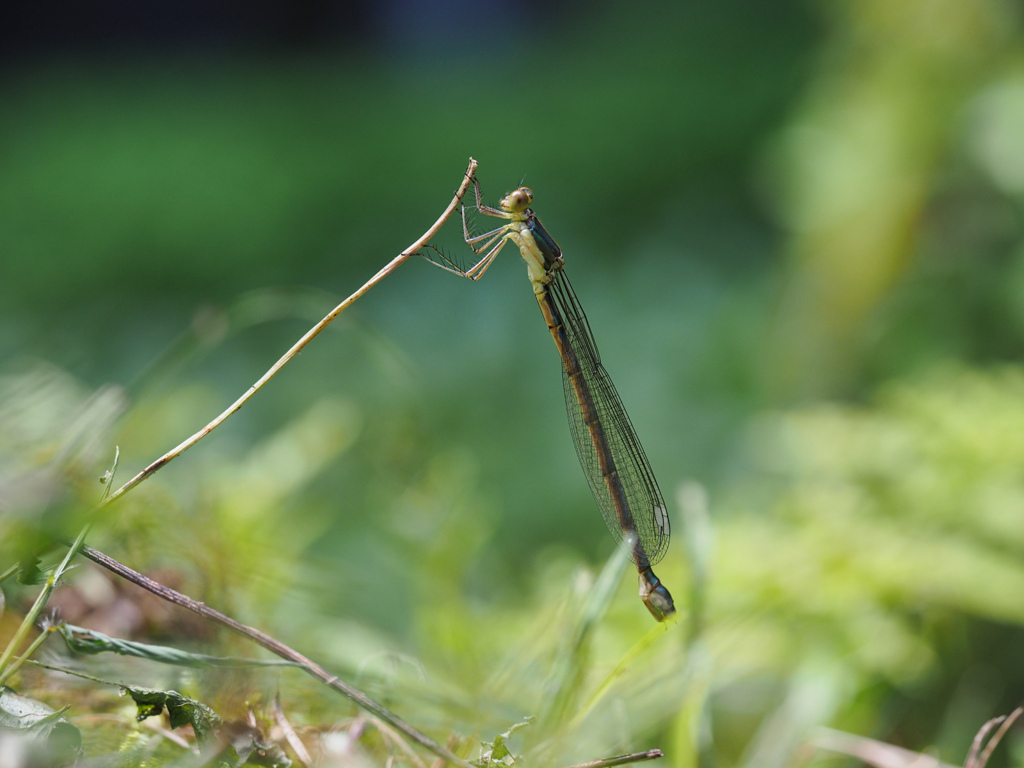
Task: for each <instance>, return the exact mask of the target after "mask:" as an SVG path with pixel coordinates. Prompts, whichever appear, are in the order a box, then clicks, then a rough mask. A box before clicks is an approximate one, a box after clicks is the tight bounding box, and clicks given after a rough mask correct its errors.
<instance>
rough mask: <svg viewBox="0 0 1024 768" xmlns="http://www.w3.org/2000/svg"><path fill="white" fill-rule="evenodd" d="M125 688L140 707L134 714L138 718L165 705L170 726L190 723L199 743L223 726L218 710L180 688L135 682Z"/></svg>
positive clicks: (149, 715) (145, 716)
mask: <svg viewBox="0 0 1024 768" xmlns="http://www.w3.org/2000/svg"><path fill="white" fill-rule="evenodd" d="M124 690H125V691H126V692H127V693H128V695H129V696H131V697H132V699H134V701H135V704H136V705H137V706H138V708H139V714H138V715H136V717H135V719H136V720H138V721H139V722H142V721H143V720H145V719H146V718H147V717H153V716H155V715H159V714H161V713H162V712H163V711H164V709H166V710H167V715H168V717H169V719H170V722H171V728H172V729H173V728H177V727H178V726H181V725H191V726H192V729H193V730H194V731H195V732H196V739H198V741H199V742H200V743H203V742H204V741H207V740H208V739H210V738H211V737H212V736H213V734H214V731H216V730H217V728H218V727H219V726H220V723H221V719H220V716H219V715H218V714H217V713H216V712H214V711H213V710H212V709H210V708H209V707H208V706H206V705H205V704H203V703H201V702H198V701H196V700H195V699H190V698H188V697H186V696H182V695H181V694H180V693H178V692H177V691H160V690H157V689H154V688H138V687H135V686H131V687H128V686H126V687H125V688H124Z"/></svg>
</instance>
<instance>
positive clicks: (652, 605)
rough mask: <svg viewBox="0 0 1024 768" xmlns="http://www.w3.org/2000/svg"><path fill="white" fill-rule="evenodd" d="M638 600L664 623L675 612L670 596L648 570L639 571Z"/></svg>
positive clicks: (652, 572)
mask: <svg viewBox="0 0 1024 768" xmlns="http://www.w3.org/2000/svg"><path fill="white" fill-rule="evenodd" d="M640 599H641V600H643V601H644V605H646V606H647V610H648V611H650V612H651V615H652V616H653V617H654V618H655V619H657V620H658V621H664V620H665V619H667V618H668V617H669V616H671V615H672V614H674V613H675V612H676V605H675V602H674V601H673V600H672V595H671V594H669V591H668V590H667V589H665V585H664V584H662V583H661V580H660V579H659V578H658V577H657V576H655V575H654V571H652V570H651V569H650V568H646V569H644V570H642V571H640Z"/></svg>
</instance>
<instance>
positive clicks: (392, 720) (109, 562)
mask: <svg viewBox="0 0 1024 768" xmlns="http://www.w3.org/2000/svg"><path fill="white" fill-rule="evenodd" d="M81 554H82V555H84V556H85V557H87V558H89V559H90V560H92V561H93V562H94V563H97V564H98V565H101V566H103V567H104V568H106V569H107V570H108V571H111V572H113V573H116V574H117V575H118V576H120V577H121V578H123V579H126V580H128V581H130V582H132V583H133V584H138V585H139V586H140V587H142V588H143V589H145V590H147V591H149V592H152V593H153V594H154V595H156V596H157V597H160V598H163V599H164V600H167V601H168V602H171V603H174V604H175V605H180V606H181V607H183V608H187V609H188V610H190V611H192V612H193V613H197V614H199V615H200V616H202V617H203V618H205V619H209V620H210V621H212V622H214V623H216V624H220V625H221V626H222V627H227V628H228V629H230V630H231V631H232V632H237V633H238V634H239V635H241V636H242V637H246V638H248V639H249V640H252V641H253V642H254V643H257V644H258V645H262V646H263V647H264V648H266V649H267V650H268V651H270V652H271V653H274V654H276V655H278V656H280V657H281V658H282V659H288V660H289V661H294V662H295V663H296V664H299V665H301V666H302V668H303V669H305V671H306V672H308V673H309V674H310V675H312V676H313V677H315V678H316V679H317V680H319V681H320V682H322V683H324V684H325V685H328V686H330V687H331V688H333V689H334V690H336V691H338V692H339V693H341V694H342V695H344V696H345V697H346V698H348V699H349V700H351V701H353V702H355V703H356V704H357V705H359V706H360V707H362V708H363V709H365V710H366V711H367V712H372V713H373V714H374V715H376V716H377V717H379V718H380V719H381V720H383V721H384V722H386V723H388V724H389V725H390V726H391V727H393V728H394V729H395V730H396V731H398V732H399V733H401V734H403V735H404V736H405V737H406V738H408V739H410V740H412V741H414V742H416V743H417V744H419V745H420V746H422V747H424V748H425V749H428V750H430V751H431V752H433V753H434V754H435V755H437V756H438V757H443V758H444V759H445V760H448V761H449V762H451V763H454V764H456V765H460V766H462V767H463V768H471V766H470V764H469V763H467V762H466V761H465V760H463V759H462V758H460V757H458V756H456V755H455V754H453V753H452V752H450V751H449V750H447V749H445V748H444V747H442V746H441V745H440V744H438V743H437V742H436V741H434V740H433V739H431V738H430V737H429V736H427V735H426V734H423V733H420V732H419V731H418V730H416V729H415V728H413V727H412V726H411V725H409V724H408V723H406V722H405V721H404V720H402V719H401V718H399V717H398V716H397V715H395V714H393V713H392V712H390V711H389V710H387V709H385V708H384V707H383V706H382V705H381V704H378V703H377V702H376V701H374V700H373V699H371V698H370V697H369V696H367V695H366V694H365V693H363V692H362V691H360V690H357V689H356V688H353V687H352V686H351V685H349V684H348V683H345V682H344V681H342V680H340V679H339V678H338V676H337V675H332V674H331V673H330V672H328V671H327V670H326V669H324V668H323V667H321V666H320V665H319V664H317V663H316V662H314V661H312V660H311V659H308V658H306V657H305V656H303V655H302V654H301V653H299V652H298V651H296V650H293V649H292V648H289V647H288V646H287V645H285V644H284V643H282V642H280V641H278V640H275V639H274V638H272V637H271V636H270V635H267V634H265V633H263V632H260V631H259V630H258V629H254V628H253V627H249V626H246V625H245V624H242V623H241V622H240V621H235V620H234V619H232V618H231V617H230V616H225V615H224V614H223V613H221V612H220V611H216V610H214V609H213V608H211V607H210V606H208V605H206V604H205V603H201V602H199V601H198V600H193V599H192V598H191V597H189V596H187V595H183V594H181V593H180V592H176V591H175V590H173V589H171V588H169V587H165V586H164V585H163V584H160V583H159V582H156V581H153V580H152V579H151V578H149V577H148V576H143V575H142V574H141V573H139V572H138V571H134V570H132V569H131V568H129V567H128V566H126V565H124V564H123V563H119V562H118V561H117V560H114V559H113V558H112V557H108V556H107V555H105V554H103V553H102V552H100V551H99V550H97V549H93V548H92V547H90V546H88V545H85V546H83V547H82V549H81Z"/></svg>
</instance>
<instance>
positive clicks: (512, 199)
mask: <svg viewBox="0 0 1024 768" xmlns="http://www.w3.org/2000/svg"><path fill="white" fill-rule="evenodd" d="M532 202H533V192H531V191H530V188H529V187H520V188H519V189H517V190H516V191H515V192H509V193H508V194H507V195H506V196H505V197H503V198H502V199H501V209H502V210H503V211H508V212H509V213H522V212H523V211H525V210H526V209H527V208H529V207H530V203H532Z"/></svg>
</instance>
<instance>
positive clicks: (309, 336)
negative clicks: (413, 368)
mask: <svg viewBox="0 0 1024 768" xmlns="http://www.w3.org/2000/svg"><path fill="white" fill-rule="evenodd" d="M476 167H477V162H476V160H474V159H473V158H470V159H469V167H468V168H467V169H466V174H465V177H464V178H463V180H462V184H460V185H459V188H458V190H457V191H456V192H455V197H453V198H452V201H451V202H450V203H449V204H448V207H447V208H445V210H444V213H442V214H441V217H440V218H439V219H438V220H437V221H435V222H434V223H433V225H431V227H430V229H428V230H427V231H426V232H424V233H423V235H422V236H421V237H420V238H419V239H418V240H416V241H415V242H414V243H413V244H412V245H410V246H409V247H408V248H406V249H405V250H404V251H402V252H401V253H400V254H398V255H397V256H396V257H395V258H394V259H392V260H391V262H390V263H388V264H387V266H385V267H384V268H382V269H381V270H380V271H379V272H378V273H377V274H376V275H374V276H373V277H371V278H370V279H369V280H368V281H367V282H366V283H364V284H363V286H362V287H361V288H360V289H359V290H357V291H356V292H355V293H353V294H352V295H351V296H349V297H348V298H347V299H345V300H344V301H343V302H341V304H339V305H338V306H336V307H335V308H334V309H332V310H331V311H330V312H328V313H327V315H326V316H325V317H324V318H323V319H322V320H321V321H320V322H318V323H317V324H316V325H314V326H313V327H312V328H310V329H309V330H308V331H306V333H305V335H303V336H302V338H301V339H299V340H298V341H296V342H295V343H294V344H293V345H292V347H291V349H289V350H288V351H287V352H285V353H284V355H282V356H281V359H280V360H278V361H277V362H276V363H274V364H273V365H272V366H271V367H270V369H269V370H268V371H267V372H266V373H264V374H263V375H262V376H261V377H260V378H259V379H258V380H257V381H256V383H255V384H253V385H252V386H251V387H249V389H248V390H246V392H245V394H243V395H242V396H241V397H239V398H238V399H237V400H235V402H234V403H232V404H231V405H230V406H229V407H228V408H227V410H225V411H224V412H223V413H222V414H220V416H218V417H217V418H215V419H214V420H213V421H211V422H210V423H209V424H207V425H206V426H205V427H203V428H202V429H200V430H199V431H198V432H196V433H195V434H194V435H192V436H191V437H190V438H188V439H187V440H185V441H184V442H182V443H181V444H180V445H177V446H175V447H174V448H172V449H171V450H169V451H168V452H167V453H165V454H164V455H163V456H161V457H160V458H159V459H157V460H156V461H154V462H153V463H152V464H150V465H149V466H148V467H146V468H145V469H143V470H142V471H141V472H139V473H138V474H137V475H135V477H133V478H132V479H131V480H129V481H128V482H127V483H125V484H124V485H122V486H121V487H120V488H118V489H117V490H116V491H114V492H113V493H112V494H110V496H109V497H107V498H106V499H104V500H103V501H102V502H101V503H100V506H101V507H104V506H106V505H107V504H109V503H111V502H112V501H114V500H115V499H118V498H120V497H121V496H123V495H124V494H125V493H127V492H128V491H130V490H131V489H132V488H134V487H135V486H136V485H138V484H139V483H141V482H142V481H143V480H145V479H146V478H148V477H149V476H150V475H152V474H153V473H155V472H156V471H157V470H159V469H161V468H162V467H163V466H164V465H166V464H168V463H170V462H171V461H173V460H174V459H176V458H177V457H178V456H180V455H181V454H183V453H184V452H185V451H187V450H188V449H189V448H191V447H192V446H193V445H195V444H196V443H198V442H199V441H200V440H202V439H203V438H204V437H206V436H207V435H208V434H210V433H211V432H212V431H213V430H215V429H216V428H217V427H219V426H220V425H221V424H223V423H224V421H225V420H227V418H228V417H229V416H231V415H232V414H233V413H234V412H235V411H237V410H238V409H239V408H241V407H242V406H243V405H245V403H246V402H247V401H248V400H249V398H250V397H252V396H253V395H254V394H256V392H258V391H259V390H260V389H262V387H263V385H264V384H266V383H267V382H268V381H270V380H271V379H272V378H273V377H274V376H275V375H276V374H277V372H278V371H280V370H281V369H282V368H284V367H285V366H286V365H287V364H288V363H289V362H290V361H291V359H292V358H293V357H295V356H296V355H297V354H299V352H301V351H302V350H303V349H304V348H305V346H306V345H307V344H308V343H309V342H311V341H312V340H313V339H314V338H315V337H316V336H317V335H318V334H319V333H320V332H321V331H322V330H323V329H324V328H326V327H327V326H328V325H330V324H331V323H332V322H333V321H334V319H335V318H336V317H337V316H338V315H340V314H341V313H342V312H344V311H345V310H346V309H348V307H349V306H350V305H351V304H352V303H353V302H354V301H355V300H356V299H358V298H359V297H361V296H362V295H363V294H364V293H366V292H367V291H368V290H370V289H371V288H372V287H373V286H375V285H376V284H377V283H379V282H380V281H381V280H383V279H384V278H385V277H387V276H388V275H390V274H391V273H392V272H394V271H395V270H396V269H397V268H398V267H399V266H400V265H401V264H402V262H404V261H405V260H406V259H408V258H409V257H410V256H415V255H416V253H417V252H418V251H419V250H420V249H421V248H423V247H424V246H425V245H426V243H427V241H428V240H430V239H431V238H432V237H433V236H434V235H435V234H437V231H438V230H439V229H441V227H442V226H444V223H445V222H446V221H448V218H449V217H450V216H451V215H452V214H453V213H454V212H455V209H456V208H458V207H459V205H460V204H461V203H462V198H463V196H464V195H465V194H466V190H468V189H469V184H470V180H471V179H472V178H473V174H474V173H476Z"/></svg>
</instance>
